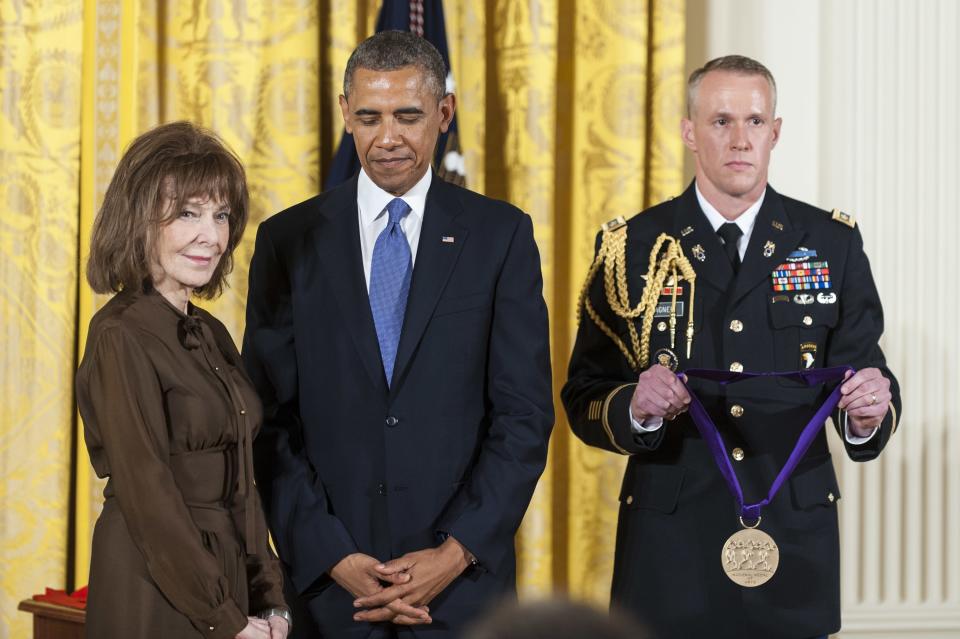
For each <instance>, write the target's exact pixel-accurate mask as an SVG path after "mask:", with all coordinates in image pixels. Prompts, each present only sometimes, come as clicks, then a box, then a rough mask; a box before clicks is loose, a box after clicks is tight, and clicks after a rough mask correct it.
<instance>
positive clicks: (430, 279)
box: [391, 175, 467, 389]
mask: <svg viewBox="0 0 960 639" xmlns="http://www.w3.org/2000/svg"><path fill="white" fill-rule="evenodd" d="M460 211H461V205H460V202H459V200H458V199H457V197H456V191H455V189H454V188H453V187H452V186H450V185H449V184H447V183H446V182H444V181H443V180H442V179H441V178H440V177H438V176H436V175H434V176H433V181H432V182H431V183H430V191H429V192H428V193H427V204H426V207H425V209H424V213H423V225H422V226H421V229H420V243H419V245H418V247H417V259H416V264H415V266H414V269H413V280H412V281H411V282H410V296H409V297H408V298H407V310H406V314H405V315H404V320H403V331H402V332H401V333H400V344H399V346H398V348H397V360H396V363H395V364H394V367H393V383H392V384H391V389H396V388H397V387H398V386H399V384H398V381H399V380H401V379H402V376H403V374H404V372H405V371H406V368H407V367H408V366H409V364H410V360H411V358H412V357H413V354H414V352H415V351H416V349H417V345H418V344H419V343H420V339H421V338H422V337H423V332H424V330H426V327H427V323H428V322H429V321H430V317H431V315H432V314H433V309H434V308H435V307H436V305H437V301H438V300H439V299H440V294H441V293H442V292H443V289H444V287H445V286H446V284H447V281H448V280H449V279H450V274H451V273H452V272H453V267H454V265H455V264H456V263H457V258H458V257H459V256H460V251H461V250H463V245H464V244H465V243H466V240H467V229H466V227H464V226H462V225H460V224H459V223H457V222H456V220H455V218H456V216H457V215H458V214H459V213H460ZM444 238H453V240H452V241H444Z"/></svg>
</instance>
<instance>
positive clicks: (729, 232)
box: [717, 222, 743, 274]
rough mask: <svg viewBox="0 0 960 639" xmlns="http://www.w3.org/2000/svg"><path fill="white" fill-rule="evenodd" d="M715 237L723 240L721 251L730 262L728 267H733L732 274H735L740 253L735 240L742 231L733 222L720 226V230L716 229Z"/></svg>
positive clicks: (738, 264)
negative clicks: (724, 252) (725, 253)
mask: <svg viewBox="0 0 960 639" xmlns="http://www.w3.org/2000/svg"><path fill="white" fill-rule="evenodd" d="M717 235H719V236H720V237H721V238H722V239H723V250H724V251H726V252H727V259H729V260H730V266H732V267H733V272H734V274H736V272H737V271H738V270H739V269H740V251H739V249H737V240H739V239H740V236H741V235H743V231H741V230H740V227H739V226H737V225H736V224H734V223H733V222H727V223H726V224H721V225H720V228H718V229H717Z"/></svg>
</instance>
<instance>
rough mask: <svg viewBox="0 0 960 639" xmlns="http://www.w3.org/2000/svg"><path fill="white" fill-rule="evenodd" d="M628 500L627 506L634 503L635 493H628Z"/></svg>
mask: <svg viewBox="0 0 960 639" xmlns="http://www.w3.org/2000/svg"><path fill="white" fill-rule="evenodd" d="M626 502H627V506H629V505H630V504H632V503H633V495H627V499H626Z"/></svg>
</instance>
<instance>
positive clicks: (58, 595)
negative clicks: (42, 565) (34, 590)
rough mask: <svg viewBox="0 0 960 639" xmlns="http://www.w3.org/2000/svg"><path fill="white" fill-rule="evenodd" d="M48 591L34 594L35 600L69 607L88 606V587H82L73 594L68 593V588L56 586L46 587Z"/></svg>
mask: <svg viewBox="0 0 960 639" xmlns="http://www.w3.org/2000/svg"><path fill="white" fill-rule="evenodd" d="M44 590H45V591H46V592H44V593H43V594H42V595H34V596H33V599H34V601H45V602H46V603H52V604H56V605H58V606H66V607H68V608H79V609H80V610H85V609H86V607H87V587H86V586H84V587H83V588H80V589H79V590H77V591H76V592H74V593H73V594H72V595H68V594H67V591H66V590H57V589H55V588H45V589H44Z"/></svg>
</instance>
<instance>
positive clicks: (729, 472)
mask: <svg viewBox="0 0 960 639" xmlns="http://www.w3.org/2000/svg"><path fill="white" fill-rule="evenodd" d="M847 371H853V368H851V367H850V366H835V367H833V368H815V369H812V370H805V371H791V372H787V373H732V372H730V371H719V370H711V369H706V368H691V369H689V370H687V371H684V372H682V373H678V374H677V377H678V378H679V379H680V383H681V384H683V385H684V387H685V388H686V389H687V392H688V393H690V417H692V418H693V423H694V424H696V426H697V430H698V431H700V436H701V437H703V439H704V441H706V442H707V445H708V446H709V447H710V452H711V453H712V454H713V459H714V461H716V462H717V467H718V468H719V469H720V474H721V475H723V479H724V480H725V481H726V482H727V487H728V488H730V492H731V493H733V496H734V497H735V498H736V500H737V506H739V508H740V517H741V519H743V520H750V521H759V520H760V509H761V508H763V507H764V506H766V505H767V504H769V503H770V502H771V501H772V500H773V498H774V496H775V495H776V494H777V491H779V490H780V488H781V487H782V486H783V483H784V482H785V481H787V479H788V478H789V477H790V475H792V474H793V471H794V470H796V468H797V464H799V463H800V460H801V459H803V456H804V455H805V454H806V453H807V450H808V449H809V448H810V444H812V443H813V440H814V438H815V437H816V436H817V433H818V432H820V429H821V428H823V425H824V423H825V422H826V421H827V417H828V416H829V415H830V413H832V412H833V409H834V408H836V407H837V404H838V403H840V387H841V386H842V385H843V384H837V387H836V388H834V389H833V392H832V393H830V396H829V397H827V400H826V401H825V402H824V403H823V405H822V406H821V407H820V409H819V410H818V411H817V412H816V414H814V416H813V417H811V418H810V421H809V422H807V425H806V426H805V427H804V428H803V431H802V432H801V433H800V438H799V439H797V443H796V445H795V446H794V447H793V451H792V452H791V453H790V456H789V457H788V458H787V461H786V463H784V465H783V468H781V469H780V472H779V473H778V474H777V476H776V478H775V479H774V480H773V484H771V486H770V490H769V491H768V492H767V496H766V497H765V498H764V499H763V500H761V501H758V502H757V503H755V504H745V503H743V488H741V486H740V480H739V479H737V474H736V473H735V472H734V470H733V464H731V463H730V459H729V457H728V456H727V453H726V450H727V449H726V446H725V445H724V443H723V437H721V436H720V431H719V430H717V426H716V424H714V423H713V420H712V419H710V415H709V414H708V413H707V409H705V408H704V407H703V404H701V403H700V400H699V399H698V398H697V396H696V394H694V392H693V390H692V389H691V388H690V386H688V385H687V383H686V382H685V381H684V380H683V376H684V375H686V376H687V377H688V378H691V377H694V378H697V379H706V380H710V381H714V382H718V383H720V384H724V385H725V384H734V383H736V382H742V381H743V380H745V379H751V378H754V377H787V378H790V379H794V380H797V381H800V382H804V383H806V385H807V386H815V385H817V384H826V383H829V382H842V381H843V376H844V375H845V374H846V372H847Z"/></svg>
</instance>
